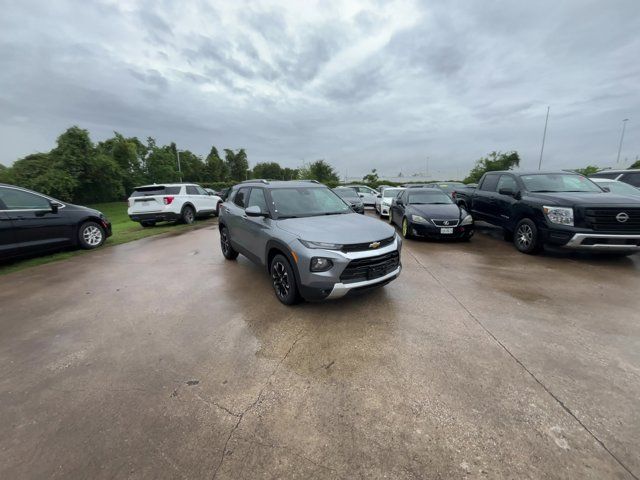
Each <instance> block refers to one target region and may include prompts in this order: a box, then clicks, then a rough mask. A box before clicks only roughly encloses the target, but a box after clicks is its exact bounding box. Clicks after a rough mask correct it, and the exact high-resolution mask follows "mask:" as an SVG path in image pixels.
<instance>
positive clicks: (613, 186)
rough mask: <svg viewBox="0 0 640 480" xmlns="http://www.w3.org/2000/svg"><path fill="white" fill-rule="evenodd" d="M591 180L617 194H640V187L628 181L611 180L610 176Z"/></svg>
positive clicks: (635, 195) (636, 195)
mask: <svg viewBox="0 0 640 480" xmlns="http://www.w3.org/2000/svg"><path fill="white" fill-rule="evenodd" d="M589 180H591V181H592V182H594V183H596V184H598V185H599V186H601V187H606V188H607V189H608V190H609V192H611V193H615V194H617V195H632V196H634V197H638V196H640V188H636V187H633V186H631V185H629V184H628V183H624V182H621V181H620V180H610V179H608V178H589Z"/></svg>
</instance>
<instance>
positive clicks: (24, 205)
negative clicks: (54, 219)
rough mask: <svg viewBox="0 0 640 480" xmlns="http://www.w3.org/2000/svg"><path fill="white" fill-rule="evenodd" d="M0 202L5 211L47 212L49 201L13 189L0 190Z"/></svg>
mask: <svg viewBox="0 0 640 480" xmlns="http://www.w3.org/2000/svg"><path fill="white" fill-rule="evenodd" d="M0 200H1V201H2V203H4V204H5V205H6V207H7V210H48V209H49V208H51V207H50V205H49V200H47V199H46V198H44V197H41V196H40V195H34V194H33V193H29V192H24V191H22V190H16V189H13V188H0Z"/></svg>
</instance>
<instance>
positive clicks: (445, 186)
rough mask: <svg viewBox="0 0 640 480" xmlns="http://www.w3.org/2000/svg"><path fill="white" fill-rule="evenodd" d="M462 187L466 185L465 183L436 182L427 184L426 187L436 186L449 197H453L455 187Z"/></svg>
mask: <svg viewBox="0 0 640 480" xmlns="http://www.w3.org/2000/svg"><path fill="white" fill-rule="evenodd" d="M464 187H466V185H465V184H464V183H462V182H438V183H430V184H428V185H427V188H437V189H438V190H442V191H443V192H444V193H446V194H447V195H449V196H450V197H451V198H453V192H455V190H456V189H458V188H464Z"/></svg>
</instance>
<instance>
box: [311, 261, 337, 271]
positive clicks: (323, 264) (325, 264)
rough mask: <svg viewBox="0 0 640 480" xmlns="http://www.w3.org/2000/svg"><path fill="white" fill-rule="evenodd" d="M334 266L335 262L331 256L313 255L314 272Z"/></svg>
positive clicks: (312, 267) (312, 266) (312, 269)
mask: <svg viewBox="0 0 640 480" xmlns="http://www.w3.org/2000/svg"><path fill="white" fill-rule="evenodd" d="M331 267H333V262H332V261H331V260H330V259H329V258H324V257H313V258H312V259H311V271H312V272H326V271H327V270H329V269H330V268H331Z"/></svg>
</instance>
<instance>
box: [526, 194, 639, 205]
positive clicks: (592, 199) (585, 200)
mask: <svg viewBox="0 0 640 480" xmlns="http://www.w3.org/2000/svg"><path fill="white" fill-rule="evenodd" d="M526 198H528V199H529V200H537V201H539V202H540V203H544V204H550V205H558V206H588V205H634V204H637V206H639V207H640V201H638V200H635V199H633V197H629V196H625V195H617V194H615V193H605V192H602V193H581V192H558V193H530V192H529V193H527V194H526Z"/></svg>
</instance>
